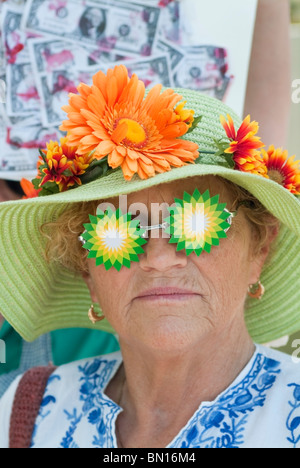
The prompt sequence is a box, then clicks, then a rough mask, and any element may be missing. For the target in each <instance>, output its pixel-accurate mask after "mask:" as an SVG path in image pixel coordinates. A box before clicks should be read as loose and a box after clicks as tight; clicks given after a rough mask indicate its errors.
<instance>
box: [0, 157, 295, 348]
mask: <svg viewBox="0 0 300 468" xmlns="http://www.w3.org/2000/svg"><path fill="white" fill-rule="evenodd" d="M204 175H216V176H220V177H223V178H225V179H227V180H230V181H232V182H234V183H235V184H237V185H239V186H241V187H244V188H245V189H247V190H248V191H249V192H250V193H252V194H253V195H254V196H255V197H256V198H257V199H258V200H260V201H261V202H262V203H263V205H264V206H265V207H266V208H267V209H268V210H269V211H270V212H271V213H272V214H273V215H274V216H276V217H277V218H278V219H279V220H280V222H281V229H280V234H279V237H278V239H277V241H276V249H275V253H274V254H273V256H272V258H271V260H270V261H269V262H268V263H267V264H266V266H265V267H264V270H263V274H262V277H261V281H262V283H263V284H264V286H265V288H266V293H265V295H264V297H263V298H262V299H261V300H257V299H249V300H248V301H247V305H246V311H245V313H246V323H247V326H248V330H249V332H250V334H251V336H252V338H253V340H254V341H255V342H257V343H264V342H268V341H271V340H273V339H276V338H279V337H281V336H283V335H285V334H290V333H293V332H295V331H297V330H299V329H300V287H299V286H300V279H299V278H300V262H299V252H300V203H299V200H298V199H297V198H296V197H295V196H293V195H292V194H291V193H290V192H289V191H288V190H286V189H285V188H283V187H282V186H280V185H279V184H277V183H275V182H273V181H271V180H268V179H265V178H263V177H261V176H256V175H253V174H249V173H244V172H240V171H235V170H231V169H228V168H225V167H221V166H215V165H209V164H190V165H187V166H184V167H181V168H177V169H172V170H171V171H169V172H166V173H164V174H159V175H156V176H155V177H153V178H150V179H147V180H140V179H139V178H137V177H135V178H133V179H132V180H131V181H130V182H128V181H126V180H124V177H123V173H122V171H121V170H116V171H114V172H113V173H111V174H110V175H108V176H106V177H104V178H102V179H99V180H96V181H94V182H91V183H89V184H86V185H83V186H81V187H78V188H76V189H74V190H69V191H67V192H64V193H60V194H56V195H51V196H46V197H40V198H34V199H27V200H19V201H12V202H6V203H2V204H1V205H0V249H1V250H0V251H1V280H0V298H1V299H0V301H1V302H0V312H1V313H2V314H3V316H4V317H5V318H6V319H7V320H8V322H9V323H10V324H11V325H12V326H13V327H14V328H15V329H16V331H17V332H18V333H19V334H20V335H21V336H22V337H23V338H24V339H25V340H28V341H32V340H34V339H36V338H37V337H38V336H40V335H42V334H44V333H47V332H49V331H52V330H55V329H63V328H69V327H71V328H73V327H87V328H95V327H96V328H99V329H101V330H105V331H109V332H113V329H112V328H111V326H110V324H109V323H108V322H107V321H106V320H105V321H103V322H100V323H99V324H98V325H92V323H91V322H90V321H89V319H88V317H87V311H88V309H89V307H90V304H91V299H90V295H89V291H88V289H87V287H86V285H85V283H84V281H83V280H82V278H81V276H80V275H76V274H74V273H71V272H70V271H68V270H66V269H65V268H62V267H61V266H59V265H57V264H55V263H52V264H48V263H47V262H46V260H45V258H44V249H45V242H46V240H45V238H44V237H43V236H42V235H41V233H40V231H39V229H40V226H42V225H43V224H44V223H47V222H49V221H53V220H55V219H57V218H58V216H59V215H60V214H61V213H62V212H63V211H64V210H65V209H66V208H67V207H68V206H69V204H70V203H76V202H82V201H90V200H105V199H107V198H110V197H115V196H118V195H121V194H129V193H132V192H137V191H140V190H143V189H145V188H148V187H153V186H155V185H159V184H164V183H168V182H171V181H174V180H178V179H184V178H187V177H194V176H204ZM98 312H100V311H99V310H98Z"/></svg>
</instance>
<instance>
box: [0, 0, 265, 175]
mask: <svg viewBox="0 0 300 468" xmlns="http://www.w3.org/2000/svg"><path fill="white" fill-rule="evenodd" d="M256 7H257V0H243V1H241V2H238V1H237V0H226V2H225V1H224V0H210V1H209V2H208V1H206V0H135V1H133V0H26V1H25V0H7V1H4V2H1V3H0V21H1V23H0V31H1V38H0V83H1V94H0V96H1V104H0V124H1V128H0V144H1V148H2V152H1V155H0V178H6V179H11V180H20V178H21V177H27V178H31V177H34V175H35V173H36V162H37V158H38V149H39V148H44V147H45V145H46V142H47V141H49V140H50V139H52V140H57V139H59V138H60V137H61V136H63V135H62V133H61V132H60V131H59V128H58V127H59V125H60V123H61V121H62V120H63V119H64V117H65V113H64V112H63V111H62V109H61V107H62V106H63V105H64V104H66V103H67V100H68V94H69V93H76V92H77V86H78V85H79V83H80V82H82V81H83V82H85V83H87V84H91V82H92V76H93V74H94V73H95V72H96V71H98V70H102V71H104V72H106V71H107V69H108V68H111V67H114V66H115V65H116V64H118V63H119V64H120V63H124V64H125V65H126V66H127V68H128V70H129V73H130V74H133V73H136V74H137V75H138V76H139V78H140V79H141V80H143V81H144V83H145V85H146V86H147V87H148V88H151V87H152V86H154V85H155V84H157V83H162V84H163V85H164V86H166V87H182V88H190V89H194V90H197V91H199V92H202V93H205V94H208V95H210V96H213V97H215V98H217V99H220V100H222V101H224V102H226V103H227V104H228V105H229V106H231V107H232V108H233V109H234V110H235V111H236V112H237V113H238V114H240V115H241V116H242V113H243V106H244V100H245V93H246V86H247V76H248V69H249V61H250V55H251V47H252V38H253V30H254V25H255V17H256Z"/></svg>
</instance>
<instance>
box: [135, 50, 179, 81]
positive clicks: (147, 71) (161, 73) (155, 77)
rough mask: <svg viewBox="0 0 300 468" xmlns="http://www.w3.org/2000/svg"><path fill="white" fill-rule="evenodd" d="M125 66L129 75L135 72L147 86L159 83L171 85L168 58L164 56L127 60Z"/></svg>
mask: <svg viewBox="0 0 300 468" xmlns="http://www.w3.org/2000/svg"><path fill="white" fill-rule="evenodd" d="M127 68H128V71H129V75H132V74H133V73H136V74H137V75H138V77H139V79H140V80H142V81H143V82H144V83H145V86H146V87H148V88H150V87H152V86H154V85H156V84H159V83H161V84H162V85H163V86H169V87H171V86H173V80H172V75H171V68H170V66H169V59H168V57H166V56H160V57H152V58H149V59H141V60H136V61H132V62H127Z"/></svg>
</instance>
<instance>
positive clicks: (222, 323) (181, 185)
mask: <svg viewBox="0 0 300 468" xmlns="http://www.w3.org/2000/svg"><path fill="white" fill-rule="evenodd" d="M195 188H198V190H199V191H200V193H204V192H205V191H206V190H207V189H209V191H210V195H211V196H214V195H217V194H219V195H220V203H227V209H229V211H230V210H232V209H234V208H235V207H233V206H232V204H233V200H232V199H231V196H230V194H229V193H228V192H227V189H226V187H225V185H223V184H222V183H220V181H219V180H218V179H216V178H214V177H199V178H196V177H195V178H190V179H187V180H184V181H179V182H177V181H176V182H173V183H170V184H168V185H166V184H165V185H162V186H158V187H153V188H150V189H147V190H144V191H142V192H139V193H136V194H131V195H129V196H128V201H127V202H128V207H129V206H130V205H131V204H132V203H136V202H139V203H144V204H146V205H147V207H148V211H149V213H151V210H152V211H153V210H155V209H156V207H157V206H158V205H159V204H162V203H167V204H169V206H170V205H172V204H173V203H174V199H175V198H179V199H182V198H183V192H184V191H186V192H187V193H189V194H193V192H194V190H195ZM110 201H111V202H112V200H110ZM114 201H115V200H114ZM154 203H156V204H158V205H156V206H155V205H153V204H154ZM116 208H117V207H116ZM166 214H167V213H165V214H164V215H166ZM151 217H152V219H153V213H151ZM146 224H148V223H146ZM149 224H150V220H149ZM143 248H144V251H145V253H144V254H142V255H140V256H139V258H140V261H139V262H138V263H132V264H131V267H130V269H128V268H126V267H122V268H121V271H119V272H118V271H117V270H115V269H114V268H112V269H110V270H108V271H106V270H105V268H104V266H103V265H101V266H96V264H95V260H94V259H89V260H88V267H89V272H90V274H89V276H88V277H86V278H85V280H86V282H87V284H88V286H89V289H90V292H91V297H92V300H93V302H98V303H99V304H100V306H101V308H102V311H103V313H104V315H105V316H106V318H107V319H108V321H109V322H110V323H111V325H112V326H113V327H114V329H115V330H116V332H117V334H118V335H119V337H120V341H121V343H122V342H124V343H128V344H131V345H132V344H134V343H135V344H140V345H142V346H146V347H148V348H151V349H156V350H160V351H163V350H168V351H170V350H172V349H173V348H174V349H175V348H176V350H177V351H178V350H180V349H181V350H184V349H185V348H186V347H187V346H193V345H197V344H198V343H199V341H201V340H203V339H207V338H209V337H210V336H214V337H217V336H218V335H220V334H222V333H226V332H229V331H230V329H231V327H232V326H233V325H234V326H235V327H236V326H239V325H238V324H243V323H244V322H243V320H244V317H243V315H244V314H243V312H244V302H245V299H246V296H247V290H248V286H249V285H250V284H254V283H256V282H257V281H258V279H259V277H260V272H261V268H262V266H263V263H264V261H265V257H266V254H267V252H262V253H261V254H260V255H259V256H257V257H255V258H253V257H252V255H251V250H252V249H251V228H250V225H249V224H248V222H247V221H246V219H245V217H244V214H243V211H242V209H240V210H239V212H238V215H237V217H235V218H234V219H233V224H232V227H231V228H230V230H229V231H228V233H227V239H221V240H220V245H219V246H217V247H212V250H211V253H206V252H203V253H202V254H201V255H200V256H199V257H198V256H197V255H196V254H195V253H192V254H191V255H189V256H187V255H186V253H185V250H182V251H179V252H177V251H176V244H169V243H168V239H167V238H163V237H162V234H161V231H160V235H159V237H157V234H156V237H155V238H153V237H149V239H148V242H147V244H146V245H144V246H143ZM174 293H175V294H174Z"/></svg>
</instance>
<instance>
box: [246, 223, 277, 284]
mask: <svg viewBox="0 0 300 468" xmlns="http://www.w3.org/2000/svg"><path fill="white" fill-rule="evenodd" d="M279 230H280V223H279V221H278V223H276V224H275V225H272V226H269V227H268V230H267V236H266V240H265V242H264V244H263V246H262V247H261V249H260V251H259V252H258V253H257V255H256V256H255V257H254V259H253V273H252V276H253V278H252V280H253V283H252V284H255V283H256V282H257V281H258V280H259V278H260V275H261V272H262V269H263V267H264V264H265V263H266V261H267V258H268V256H269V254H270V251H271V247H272V244H273V242H274V241H275V239H276V238H277V236H278V234H279Z"/></svg>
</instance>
